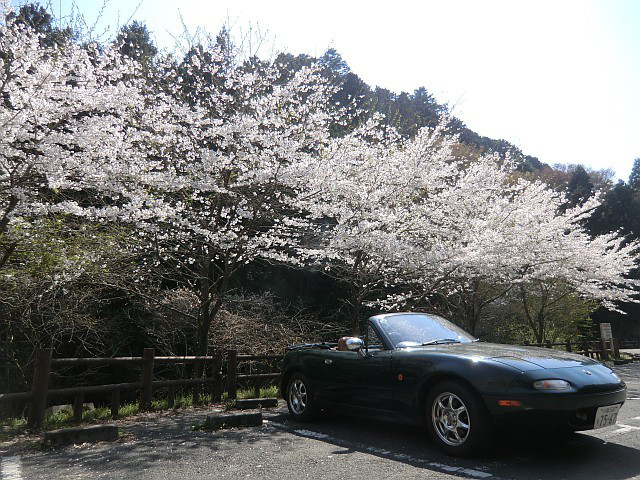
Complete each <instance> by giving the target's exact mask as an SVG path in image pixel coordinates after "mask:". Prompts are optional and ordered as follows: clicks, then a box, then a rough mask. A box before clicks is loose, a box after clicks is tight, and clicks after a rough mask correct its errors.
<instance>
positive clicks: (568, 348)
mask: <svg viewBox="0 0 640 480" xmlns="http://www.w3.org/2000/svg"><path fill="white" fill-rule="evenodd" d="M564 346H565V348H566V350H567V352H570V351H571V341H569V340H567V342H566V343H565V344H564Z"/></svg>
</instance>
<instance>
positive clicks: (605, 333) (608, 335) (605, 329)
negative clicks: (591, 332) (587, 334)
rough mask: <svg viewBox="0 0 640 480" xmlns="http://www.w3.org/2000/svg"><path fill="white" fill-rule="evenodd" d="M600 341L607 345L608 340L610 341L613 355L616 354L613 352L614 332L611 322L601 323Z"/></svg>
mask: <svg viewBox="0 0 640 480" xmlns="http://www.w3.org/2000/svg"><path fill="white" fill-rule="evenodd" d="M600 342H602V344H603V345H604V346H605V348H606V345H607V342H609V348H610V349H611V356H612V357H613V356H614V353H613V334H612V332H611V324H610V323H601V324H600Z"/></svg>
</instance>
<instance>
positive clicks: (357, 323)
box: [351, 293, 360, 337]
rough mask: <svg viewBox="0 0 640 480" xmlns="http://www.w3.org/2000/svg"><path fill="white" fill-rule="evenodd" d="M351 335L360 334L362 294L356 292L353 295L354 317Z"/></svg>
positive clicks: (356, 335)
mask: <svg viewBox="0 0 640 480" xmlns="http://www.w3.org/2000/svg"><path fill="white" fill-rule="evenodd" d="M351 336H352V337H359V336H360V296H359V295H358V294H357V293H356V295H354V297H353V317H352V318H351Z"/></svg>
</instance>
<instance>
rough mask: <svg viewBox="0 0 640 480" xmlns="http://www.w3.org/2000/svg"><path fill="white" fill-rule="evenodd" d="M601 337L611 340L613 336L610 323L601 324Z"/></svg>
mask: <svg viewBox="0 0 640 480" xmlns="http://www.w3.org/2000/svg"><path fill="white" fill-rule="evenodd" d="M600 337H601V338H602V339H603V340H611V339H612V338H613V336H612V335H611V324H610V323H601V324H600Z"/></svg>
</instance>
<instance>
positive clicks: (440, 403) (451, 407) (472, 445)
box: [425, 380, 495, 457]
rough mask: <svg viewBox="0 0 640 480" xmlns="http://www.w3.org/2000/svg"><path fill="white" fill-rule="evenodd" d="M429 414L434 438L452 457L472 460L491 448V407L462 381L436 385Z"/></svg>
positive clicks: (430, 401) (428, 406)
mask: <svg viewBox="0 0 640 480" xmlns="http://www.w3.org/2000/svg"><path fill="white" fill-rule="evenodd" d="M425 415H426V418H425V420H426V423H427V428H428V430H429V433H430V435H431V437H432V438H433V440H434V441H435V443H436V444H437V445H438V447H440V449H442V450H443V451H444V452H445V453H447V454H449V455H452V456H456V457H471V456H475V455H478V454H480V453H482V452H484V451H485V450H486V449H487V448H488V447H489V446H490V445H491V442H492V440H493V436H494V430H495V429H494V426H493V422H492V420H491V416H490V415H489V412H488V411H487V407H486V406H485V405H484V402H483V401H482V399H481V398H480V396H479V395H478V394H477V393H476V392H475V391H474V390H472V389H471V388H470V387H468V386H467V385H465V384H464V383H462V382H458V381H455V380H446V381H443V382H440V383H438V384H437V385H435V386H434V387H433V388H432V389H431V390H430V391H429V394H428V395H427V401H426V412H425Z"/></svg>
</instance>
